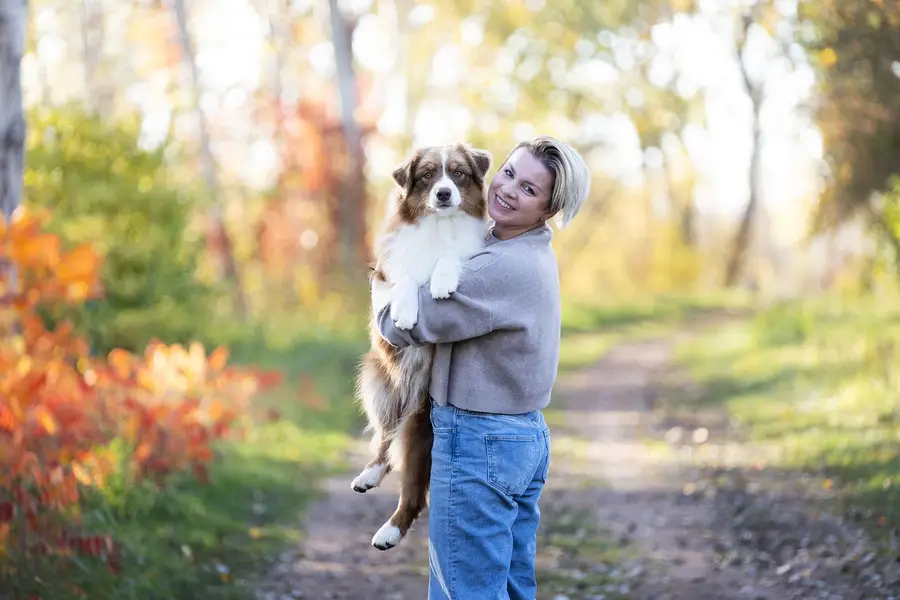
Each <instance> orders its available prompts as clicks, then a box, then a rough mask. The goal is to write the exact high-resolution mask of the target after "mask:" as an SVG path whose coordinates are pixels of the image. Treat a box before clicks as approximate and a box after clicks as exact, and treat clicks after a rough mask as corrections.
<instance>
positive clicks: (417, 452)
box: [352, 144, 492, 550]
mask: <svg viewBox="0 0 900 600" xmlns="http://www.w3.org/2000/svg"><path fill="white" fill-rule="evenodd" d="M491 161H492V156H491V154H490V153H489V152H487V151H486V150H481V149H478V148H474V147H472V146H470V145H468V144H453V145H447V146H438V147H426V148H419V149H417V150H415V151H414V152H413V153H412V154H411V155H410V156H409V157H408V158H407V159H406V160H405V161H404V162H403V163H402V164H401V165H399V166H398V167H397V168H396V170H395V171H394V172H393V179H394V182H395V183H396V184H397V188H396V190H395V193H394V195H393V202H392V203H391V205H390V206H389V209H388V214H387V216H386V218H385V220H384V222H383V226H382V231H381V232H380V234H379V235H378V237H377V240H376V243H375V249H374V250H375V251H374V255H375V265H374V267H373V270H372V274H371V284H372V321H371V322H370V324H369V329H370V337H371V348H370V350H369V351H368V352H367V353H366V354H365V355H364V356H363V359H362V363H361V367H360V372H359V375H358V377H357V389H356V392H357V398H358V400H359V402H360V404H361V406H362V408H363V410H364V412H365V414H366V418H367V420H368V423H369V425H368V427H367V430H369V431H373V432H374V435H373V436H372V448H373V453H374V457H373V458H372V460H371V461H370V462H369V463H368V464H367V465H366V466H365V468H364V469H363V471H362V472H361V473H360V474H359V475H358V476H357V477H356V478H355V479H354V480H353V483H352V488H353V490H355V491H357V492H360V493H365V492H366V491H368V490H370V489H372V488H375V487H378V485H380V484H381V482H382V480H383V479H384V476H385V475H387V474H388V473H389V472H390V471H392V470H397V471H400V473H401V480H400V499H399V503H398V505H397V509H396V511H395V512H394V514H393V515H392V516H391V518H390V519H389V520H388V521H387V522H386V523H385V524H384V525H383V526H382V527H381V529H379V530H378V531H377V532H376V533H375V535H374V536H373V538H372V545H373V546H375V547H376V548H378V549H379V550H388V549H389V548H393V547H394V546H396V545H397V544H399V543H400V541H401V540H402V539H403V537H404V536H406V534H407V532H408V531H409V529H410V527H411V526H412V524H413V522H414V521H415V520H416V519H417V518H418V517H419V515H420V514H421V512H422V510H424V508H425V506H426V503H427V495H428V486H429V479H430V477H431V444H432V441H433V436H434V432H433V431H432V428H431V419H430V415H429V410H430V407H429V393H428V388H429V384H430V381H431V364H432V360H433V357H434V346H433V345H430V344H425V345H424V346H421V347H414V346H407V347H404V348H397V347H394V346H391V345H390V344H389V343H387V342H386V341H385V340H384V339H383V338H382V337H381V335H380V334H379V332H378V329H377V325H376V324H375V323H374V319H375V318H376V316H377V314H378V312H379V311H380V310H381V309H382V308H384V307H385V306H387V305H388V304H390V316H391V319H392V320H393V321H394V324H395V325H396V326H397V327H398V328H400V329H410V328H411V327H412V326H413V325H415V323H416V321H417V319H418V306H419V301H418V295H419V289H420V287H422V286H424V285H425V284H428V285H429V291H430V293H431V296H432V297H433V298H435V299H441V298H448V297H449V296H450V294H452V293H453V292H454V291H456V289H457V287H458V285H459V282H460V277H461V273H462V263H463V262H464V261H465V260H466V259H468V258H469V257H471V256H472V255H474V254H475V253H476V252H478V250H479V249H481V248H482V247H483V245H484V241H485V236H486V235H487V227H488V221H487V193H486V189H485V176H486V174H487V171H488V169H489V168H490V166H491Z"/></svg>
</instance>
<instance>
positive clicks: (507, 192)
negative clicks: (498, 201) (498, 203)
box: [500, 181, 517, 198]
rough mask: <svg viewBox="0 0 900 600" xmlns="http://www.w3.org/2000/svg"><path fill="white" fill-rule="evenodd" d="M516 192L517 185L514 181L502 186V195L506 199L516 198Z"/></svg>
mask: <svg viewBox="0 0 900 600" xmlns="http://www.w3.org/2000/svg"><path fill="white" fill-rule="evenodd" d="M516 190H517V188H516V183H515V182H514V181H507V182H506V183H504V184H503V185H502V186H500V194H501V195H502V196H503V197H504V198H515V197H516Z"/></svg>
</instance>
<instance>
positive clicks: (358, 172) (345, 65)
mask: <svg viewBox="0 0 900 600" xmlns="http://www.w3.org/2000/svg"><path fill="white" fill-rule="evenodd" d="M328 12H329V21H330V23H331V39H332V45H333V47H334V59H335V67H336V69H337V80H338V96H339V99H340V103H341V126H342V129H343V133H344V141H345V143H346V148H347V163H346V169H345V170H344V173H343V176H342V177H341V186H340V192H341V193H340V194H339V197H338V198H337V199H336V201H337V202H338V214H340V223H339V227H340V230H339V231H338V232H336V233H337V237H338V240H339V244H340V248H341V254H342V257H341V258H342V262H343V264H344V267H345V268H347V269H350V270H353V269H355V268H356V267H359V266H361V265H363V264H364V262H365V261H366V260H368V256H366V254H367V246H366V239H365V236H366V187H365V154H364V152H363V144H362V142H363V139H362V131H361V128H360V126H359V123H358V122H357V121H356V109H357V107H358V106H359V98H358V97H357V88H356V77H355V75H354V72H353V53H352V40H351V33H352V30H351V29H350V27H349V26H348V23H347V20H346V19H345V18H344V16H343V15H342V14H341V11H340V8H339V7H338V2H337V0H328Z"/></svg>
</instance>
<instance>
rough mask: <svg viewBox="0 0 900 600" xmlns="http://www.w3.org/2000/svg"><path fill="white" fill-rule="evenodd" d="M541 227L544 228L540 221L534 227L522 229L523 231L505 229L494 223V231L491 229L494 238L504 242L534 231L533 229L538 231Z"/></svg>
mask: <svg viewBox="0 0 900 600" xmlns="http://www.w3.org/2000/svg"><path fill="white" fill-rule="evenodd" d="M543 226H544V222H543V221H541V222H540V223H537V224H535V225H532V226H531V227H527V228H524V229H523V228H521V227H511V228H505V227H503V226H502V225H499V224H497V223H494V229H493V231H492V233H493V235H494V237H495V238H497V239H498V240H500V241H506V240H511V239H513V238H514V237H519V236H520V235H522V234H525V233H528V232H529V231H534V230H535V229H540V228H541V227H543Z"/></svg>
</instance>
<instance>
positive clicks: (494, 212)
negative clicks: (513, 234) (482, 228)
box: [488, 202, 509, 225]
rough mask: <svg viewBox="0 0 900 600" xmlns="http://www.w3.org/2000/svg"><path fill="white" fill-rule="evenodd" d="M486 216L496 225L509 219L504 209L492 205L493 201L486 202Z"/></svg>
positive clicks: (502, 223)
mask: <svg viewBox="0 0 900 600" xmlns="http://www.w3.org/2000/svg"><path fill="white" fill-rule="evenodd" d="M488 216H489V217H490V218H491V220H492V221H493V222H494V223H496V224H498V225H504V224H506V221H507V220H508V219H509V215H508V214H506V212H505V211H502V210H500V209H498V208H497V207H496V206H494V203H493V202H491V203H490V204H488Z"/></svg>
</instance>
